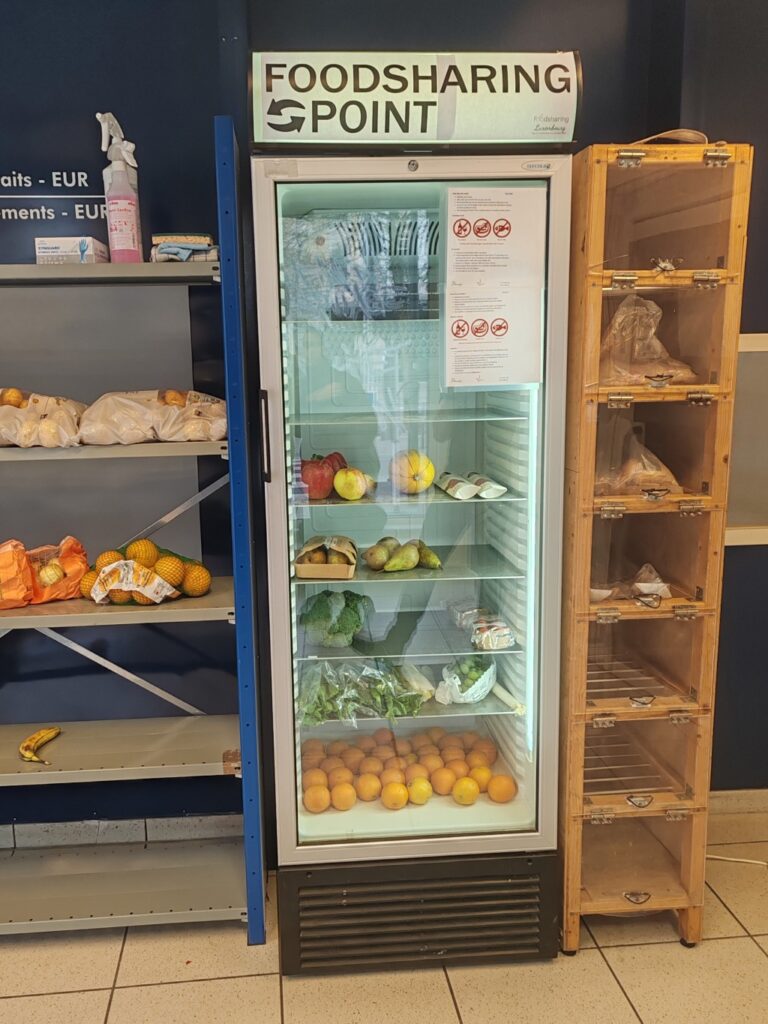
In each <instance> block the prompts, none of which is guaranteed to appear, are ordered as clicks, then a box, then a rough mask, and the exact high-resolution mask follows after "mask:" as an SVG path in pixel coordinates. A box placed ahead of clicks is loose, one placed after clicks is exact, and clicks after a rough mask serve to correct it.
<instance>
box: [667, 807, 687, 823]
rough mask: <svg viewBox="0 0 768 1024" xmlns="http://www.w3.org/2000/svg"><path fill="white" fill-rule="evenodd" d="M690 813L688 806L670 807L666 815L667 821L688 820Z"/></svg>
mask: <svg viewBox="0 0 768 1024" xmlns="http://www.w3.org/2000/svg"><path fill="white" fill-rule="evenodd" d="M689 814H690V812H689V811H688V809H687V808H686V807H670V808H669V809H668V811H667V812H666V814H665V815H664V817H665V818H666V819H667V821H686V820H687V818H688V815H689Z"/></svg>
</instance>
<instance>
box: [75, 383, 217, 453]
mask: <svg viewBox="0 0 768 1024" xmlns="http://www.w3.org/2000/svg"><path fill="white" fill-rule="evenodd" d="M226 436H227V407H226V403H225V402H223V401H222V400H221V399H220V398H214V397H212V396H211V395H204V394H202V393H201V392H199V391H176V390H173V389H170V388H169V389H166V390H163V391H115V392H111V393H109V394H107V395H102V396H101V398H98V399H97V400H96V401H95V402H94V403H93V405H91V406H89V408H88V409H86V410H85V412H84V413H83V415H82V417H81V420H80V440H81V442H82V443H83V444H139V443H141V442H142V441H221V440H223V439H224V438H225V437H226Z"/></svg>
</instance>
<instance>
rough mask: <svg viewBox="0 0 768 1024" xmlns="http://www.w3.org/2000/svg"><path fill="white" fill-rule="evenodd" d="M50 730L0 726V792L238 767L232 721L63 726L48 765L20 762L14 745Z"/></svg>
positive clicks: (203, 718)
mask: <svg viewBox="0 0 768 1024" xmlns="http://www.w3.org/2000/svg"><path fill="white" fill-rule="evenodd" d="M50 724H51V723H50V722H35V723H30V724H25V725H3V726H0V786H36V785H46V784H48V783H56V782H115V781H124V780H126V779H170V778H192V777H199V776H209V775H233V774H234V773H235V770H236V768H237V766H238V765H239V762H240V753H239V749H238V748H239V746H240V739H239V733H238V718H237V715H193V716H191V717H187V716H185V717H183V718H137V719H131V718H128V719H122V720H120V719H118V720H110V721H93V722H63V723H62V725H61V735H60V736H57V738H56V739H55V740H54V741H53V742H52V743H51V745H50V746H47V747H46V748H45V750H44V752H43V753H42V755H41V756H42V757H46V758H49V759H50V761H51V764H50V765H44V764H35V763H34V762H33V763H29V762H27V761H22V760H21V758H20V757H19V755H18V753H17V751H18V746H19V743H21V741H22V740H23V739H24V738H25V737H26V736H30V735H31V734H32V733H33V732H36V731H37V730H38V729H41V728H43V727H44V726H45V725H50Z"/></svg>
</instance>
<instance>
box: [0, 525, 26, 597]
mask: <svg viewBox="0 0 768 1024" xmlns="http://www.w3.org/2000/svg"><path fill="white" fill-rule="evenodd" d="M31 600H32V570H31V568H30V566H29V562H28V561H27V553H26V551H25V550H24V545H23V544H22V543H21V541H20V540H7V541H5V543H4V544H0V611H5V610H6V609H8V608H23V607H24V605H25V604H29V602H30V601H31Z"/></svg>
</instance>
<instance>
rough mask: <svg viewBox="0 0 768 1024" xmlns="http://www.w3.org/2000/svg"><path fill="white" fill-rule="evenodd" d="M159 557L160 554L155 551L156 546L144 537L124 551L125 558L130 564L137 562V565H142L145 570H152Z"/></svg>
mask: <svg viewBox="0 0 768 1024" xmlns="http://www.w3.org/2000/svg"><path fill="white" fill-rule="evenodd" d="M159 556H160V552H159V551H158V549H157V544H155V542H154V541H153V540H148V539H147V538H146V537H141V538H140V539H139V540H135V541H133V542H132V543H131V544H129V545H128V547H127V548H126V549H125V557H126V558H128V559H130V561H132V562H138V563H139V565H143V566H145V568H147V569H151V568H152V566H153V565H154V564H155V562H156V561H157V559H158V557H159Z"/></svg>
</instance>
